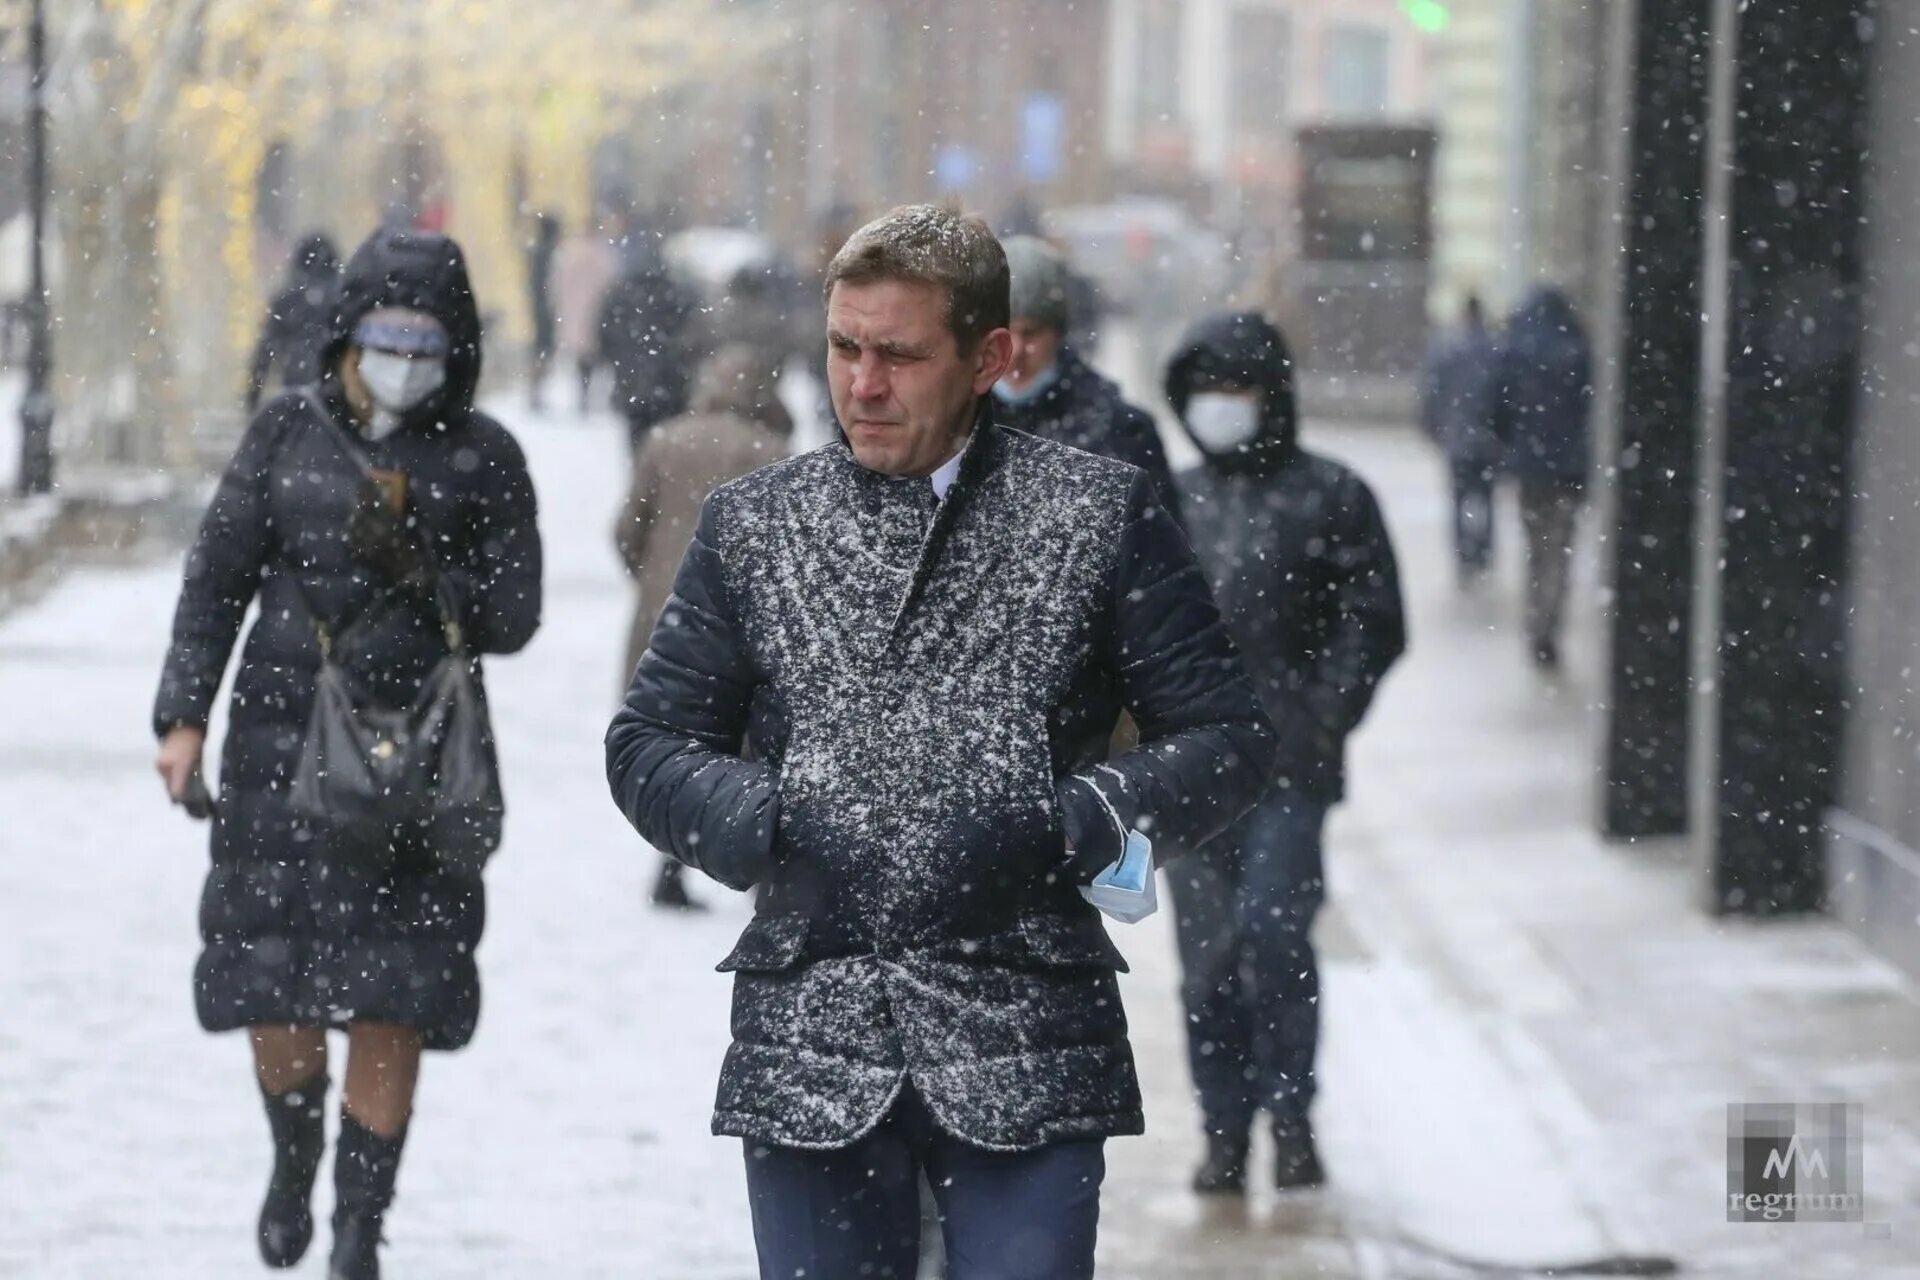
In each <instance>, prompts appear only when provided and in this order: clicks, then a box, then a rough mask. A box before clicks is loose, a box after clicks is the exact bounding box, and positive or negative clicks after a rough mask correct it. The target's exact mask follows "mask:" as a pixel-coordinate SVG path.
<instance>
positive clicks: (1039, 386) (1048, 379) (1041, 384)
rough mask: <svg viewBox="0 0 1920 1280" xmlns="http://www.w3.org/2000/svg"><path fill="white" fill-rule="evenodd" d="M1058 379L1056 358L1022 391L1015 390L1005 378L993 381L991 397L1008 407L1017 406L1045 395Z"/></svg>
mask: <svg viewBox="0 0 1920 1280" xmlns="http://www.w3.org/2000/svg"><path fill="white" fill-rule="evenodd" d="M1058 381H1060V362H1059V361H1058V360H1055V361H1054V362H1053V363H1052V364H1050V365H1048V366H1047V368H1046V371H1045V372H1044V373H1042V374H1041V375H1040V376H1039V377H1037V378H1035V379H1034V380H1033V381H1032V382H1029V383H1028V384H1027V386H1026V390H1024V391H1015V390H1014V389H1013V388H1012V387H1010V386H1008V385H1007V383H1006V380H1005V379H1002V380H1001V381H999V382H996V383H994V384H993V398H994V399H995V400H998V401H999V402H1000V403H1001V404H1004V405H1007V406H1010V407H1017V406H1019V405H1023V404H1032V403H1033V402H1034V401H1035V400H1038V399H1039V398H1040V397H1041V396H1043V395H1045V394H1046V393H1047V392H1048V391H1049V390H1051V389H1052V387H1053V384H1054V383H1056V382H1058Z"/></svg>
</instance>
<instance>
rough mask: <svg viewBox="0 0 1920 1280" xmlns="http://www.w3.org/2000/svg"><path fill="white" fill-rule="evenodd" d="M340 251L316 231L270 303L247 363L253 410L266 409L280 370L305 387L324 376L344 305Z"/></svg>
mask: <svg viewBox="0 0 1920 1280" xmlns="http://www.w3.org/2000/svg"><path fill="white" fill-rule="evenodd" d="M339 293H340V255H339V254H338V253H337V252H336V251H335V250H334V247H333V241H331V240H329V239H327V237H325V236H323V235H318V234H315V235H310V236H307V237H306V238H304V239H303V240H301V241H300V245H299V247H298V248H296V249H295V250H294V251H293V259H292V261H291V262H289V263H288V265H287V279H286V283H285V284H284V285H282V286H281V289H280V292H278V293H276V294H274V295H273V301H272V303H271V304H269V305H268V307H267V319H266V323H264V324H263V325H261V327H260V339H259V341H258V342H256V343H254V347H253V359H252V360H251V361H250V362H249V363H248V366H247V395H246V402H247V413H248V414H252V413H253V412H254V411H255V410H256V409H258V408H259V407H260V398H261V397H262V396H263V395H265V394H266V390H267V383H268V380H269V379H270V378H271V376H272V374H273V371H274V368H275V367H276V366H278V368H279V370H280V385H281V386H283V387H304V386H306V385H307V384H308V383H310V382H317V381H319V379H320V359H321V353H322V352H323V351H325V349H326V346H327V343H328V342H329V341H330V340H331V339H332V337H333V319H334V312H335V310H336V308H337V306H338V304H339Z"/></svg>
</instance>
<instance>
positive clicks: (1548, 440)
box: [1494, 289, 1593, 485]
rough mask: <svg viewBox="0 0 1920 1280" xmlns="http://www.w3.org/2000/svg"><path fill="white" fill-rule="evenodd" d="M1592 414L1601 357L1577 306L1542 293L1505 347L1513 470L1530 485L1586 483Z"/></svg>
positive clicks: (1503, 408)
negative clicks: (1595, 365)
mask: <svg viewBox="0 0 1920 1280" xmlns="http://www.w3.org/2000/svg"><path fill="white" fill-rule="evenodd" d="M1592 412H1593V352H1592V349H1591V348H1590V347H1589V346H1588V345H1587V337H1586V334H1585V333H1583V332H1582V331H1581V328H1580V321H1579V318H1578V317H1577V316H1575V315H1574V313H1573V304H1572V303H1570V302H1568V301H1567V299H1566V297H1565V295H1563V294H1561V293H1560V292H1559V291H1557V290H1554V289H1540V290H1537V291H1535V292H1534V293H1533V295H1532V296H1531V297H1529V298H1528V299H1527V300H1526V301H1525V302H1524V303H1522V304H1521V305H1520V308H1519V310H1517V311H1515V312H1514V313H1513V315H1512V317H1511V318H1510V319H1508V321H1507V333H1506V338H1505V341H1504V342H1503V343H1502V344H1501V347H1500V393H1499V402H1498V406H1497V412H1496V415H1495V419H1494V429H1495V431H1496V432H1497V434H1498V435H1499V436H1500V439H1501V441H1502V442H1503V444H1504V445H1505V449H1506V464H1507V470H1508V471H1509V472H1510V473H1511V474H1513V475H1514V476H1516V477H1518V478H1519V479H1520V481H1521V482H1522V483H1523V484H1524V483H1527V482H1530V481H1531V482H1535V483H1551V484H1559V485H1580V484H1582V483H1583V482H1584V481H1585V480H1586V477H1587V467H1588V459H1589V454H1590V449H1591V446H1590V445H1589V443H1588V438H1587V419H1588V416H1589V415H1590V414H1591V413H1592Z"/></svg>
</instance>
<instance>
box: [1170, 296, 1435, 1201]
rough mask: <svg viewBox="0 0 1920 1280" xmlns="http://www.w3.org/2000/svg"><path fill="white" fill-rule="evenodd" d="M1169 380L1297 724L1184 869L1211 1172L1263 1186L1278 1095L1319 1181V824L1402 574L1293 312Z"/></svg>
mask: <svg viewBox="0 0 1920 1280" xmlns="http://www.w3.org/2000/svg"><path fill="white" fill-rule="evenodd" d="M1166 387H1167V403H1168V404H1170V405H1172V406H1173V410H1174V412H1175V413H1176V414H1178V415H1179V417H1180V423H1181V425H1182V426H1184V427H1185V428H1186V429H1187V434H1188V435H1190V436H1192V437H1193V442H1194V444H1196V445H1198V446H1199V448H1200V454H1201V463H1200V465H1199V466H1197V467H1194V468H1193V469H1191V470H1189V471H1183V472H1181V474H1180V484H1181V493H1180V497H1181V505H1182V510H1183V511H1185V513H1186V519H1187V529H1188V531H1189V532H1190V533H1191V534H1192V535H1193V547H1194V551H1195V553H1196V554H1197V555H1198V556H1199V557H1200V563H1201V564H1203V565H1204V566H1206V570H1207V575H1208V577H1209V578H1211V579H1212V581H1213V586H1214V590H1215V592H1216V593H1217V594H1218V598H1219V601H1220V608H1221V611H1222V613H1223V614H1224V615H1225V617H1226V622H1227V626H1228V628H1229V629H1230V630H1231V631H1232V633H1233V638H1234V643H1235V644H1236V645H1238V646H1239V648H1240V652H1241V653H1242V654H1243V655H1245V658H1246V663H1247V669H1248V671H1249V672H1250V673H1251V674H1252V676H1253V680H1254V686H1255V688H1257V689H1258V690H1259V692H1260V696H1261V697H1262V698H1263V699H1265V701H1266V704H1267V708H1268V710H1269V711H1271V712H1272V713H1273V717H1274V724H1275V726H1276V727H1277V728H1278V730H1279V750H1278V751H1277V753H1276V755H1277V761H1276V765H1275V768H1274V773H1273V782H1274V786H1273V790H1271V791H1269V792H1268V793H1267V795H1266V797H1265V798H1264V799H1262V800H1261V801H1260V803H1259V804H1258V805H1256V806H1254V808H1253V809H1252V811H1251V812H1249V813H1248V814H1247V815H1246V816H1245V817H1244V818H1242V819H1241V820H1240V821H1238V822H1236V823H1235V824H1234V825H1233V827H1232V828H1231V829H1230V830H1228V831H1227V832H1226V833H1225V834H1223V835H1222V836H1221V837H1220V838H1219V839H1218V840H1215V841H1214V842H1213V843H1212V844H1211V845H1209V846H1208V847H1207V849H1206V851H1205V852H1204V854H1203V855H1202V856H1200V857H1198V858H1193V859H1190V860H1189V861H1187V862H1185V863H1183V864H1181V866H1180V867H1179V868H1178V869H1176V870H1175V871H1174V872H1173V873H1172V874H1171V876H1170V877H1169V879H1170V880H1171V881H1172V884H1173V900H1174V905H1175V906H1176V908H1177V909H1178V916H1177V919H1176V921H1175V923H1176V925H1177V928H1178V934H1179V939H1180V964H1181V968H1182V969H1183V970H1184V981H1183V983H1182V984H1181V994H1182V996H1183V997H1184V999H1185V1002H1186V1006H1187V1047H1188V1059H1189V1062H1190V1064H1191V1066H1192V1069H1193V1084H1194V1092H1195V1093H1196V1094H1197V1095H1198V1096H1199V1100H1200V1110H1201V1117H1202V1121H1203V1123H1204V1124H1205V1126H1206V1148H1207V1149H1206V1156H1205V1158H1204V1159H1203V1160H1202V1162H1201V1164H1200V1167H1199V1168H1198V1169H1197V1170H1196V1171H1195V1173H1194V1178H1193V1186H1194V1189H1195V1190H1196V1191H1202V1192H1210V1193H1211V1192H1225V1193H1232V1194H1237V1193H1239V1192H1241V1191H1243V1190H1245V1187H1246V1164H1247V1143H1248V1136H1249V1133H1250V1131H1251V1130H1252V1128H1253V1124H1254V1120H1255V1118H1256V1117H1257V1116H1258V1115H1259V1113H1260V1112H1262V1111H1264V1112H1266V1114H1267V1120H1268V1122H1269V1123H1270V1124H1271V1125H1272V1126H1273V1139H1274V1168H1273V1174H1274V1183H1275V1185H1276V1186H1278V1187H1280V1188H1281V1189H1283V1190H1284V1189H1289V1188H1297V1187H1312V1186H1317V1185H1319V1184H1320V1183H1321V1182H1322V1181H1323V1180H1324V1175H1323V1171H1322V1170H1321V1167H1320V1157H1319V1152H1318V1150H1317V1149H1316V1148H1315V1145H1314V1141H1313V1125H1312V1122H1311V1120H1310V1118H1309V1115H1308V1109H1309V1108H1310V1106H1311V1105H1312V1103H1313V1096H1314V1083H1315V1081H1314V1066H1313V1062H1314V1055H1315V1051H1316V1049H1317V1047H1318V1043H1319V1037H1320V1022H1319V1017H1320V977H1319V969H1318V966H1317V964H1316V961H1315V958H1314V953H1313V942H1312V937H1311V933H1312V929H1313V920H1314V916H1315V915H1316V914H1317V913H1318V912H1319V909H1320V905H1321V903H1322V901H1323V900H1324V899H1325V897H1326V881H1325V878H1324V875H1323V873H1322V868H1321V856H1320V855H1321V849H1320V835H1321V830H1322V828H1323V827H1324V826H1325V824H1326V818H1327V811H1328V809H1330V808H1331V807H1332V806H1333V805H1335V804H1337V803H1338V802H1339V800H1340V798H1341V796H1342V794H1343V790H1344V787H1345V782H1346V777H1345V774H1346V760H1345V757H1346V741H1347V736H1348V735H1349V734H1351V733H1352V732H1353V731H1354V730H1355V729H1357V728H1358V727H1359V725H1360V721H1361V719H1362V718H1363V717H1364V716H1365V715H1366V713H1367V708H1368V706H1369V705H1370V704H1371V703H1372V702H1373V695H1374V692H1375V690H1377V689H1378V688H1379V686H1380V681H1381V680H1382V679H1383V678H1385V676H1386V674H1387V671H1388V669H1389V668H1390V667H1392V666H1393V664H1394V662H1395V661H1396V660H1397V659H1398V658H1399V657H1400V654H1401V652H1402V651H1403V650H1404V649H1405V648H1406V625H1405V621H1404V618H1403V616H1402V613H1401V607H1400V576H1399V571H1398V570H1397V569H1396V567H1395V564H1394V556H1393V544H1392V542H1391V541H1390V540H1389V539H1388V537H1387V527H1386V522H1385V521H1384V520H1382V519H1381V516H1380V507H1379V504H1378V503H1376V502H1375V501H1374V497H1373V493H1372V491H1371V490H1370V489H1368V487H1367V485H1366V483H1365V482H1364V481H1363V480H1361V479H1360V477H1359V476H1357V475H1355V474H1354V473H1353V472H1351V471H1349V470H1347V468H1345V467H1343V466H1341V465H1340V464H1339V463H1337V462H1335V461H1334V460H1333V459H1331V458H1327V457H1323V456H1321V455H1319V454H1316V453H1311V452H1309V451H1308V450H1306V449H1304V448H1302V447H1301V445H1300V442H1299V438H1298V432H1297V423H1298V414H1297V412H1296V407H1295V403H1294V392H1293V359H1292V357H1291V356H1290V355H1289V354H1288V352H1287V344H1286V342H1285V340H1284V339H1283V338H1282V337H1281V336H1280V332H1279V330H1277V329H1275V328H1274V327H1273V326H1272V325H1271V324H1269V323H1267V321H1266V320H1265V319H1263V318H1262V317H1260V316H1258V315H1255V314H1252V313H1248V312H1243V313H1238V314H1231V315H1219V316H1211V317H1208V318H1207V319H1205V320H1202V321H1200V322H1199V323H1198V324H1196V325H1195V326H1194V327H1193V328H1192V329H1191V330H1190V331H1189V332H1188V334H1187V336H1186V338H1185V339H1184V340H1183V341H1182V342H1181V344H1180V346H1179V348H1178V349H1177V350H1176V351H1175V352H1174V356H1173V360H1172V362H1171V363H1170V364H1169V365H1168V366H1167V379H1166Z"/></svg>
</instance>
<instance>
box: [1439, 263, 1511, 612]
mask: <svg viewBox="0 0 1920 1280" xmlns="http://www.w3.org/2000/svg"><path fill="white" fill-rule="evenodd" d="M1499 364H1500V348H1499V345H1498V344H1497V343H1496V342H1495V341H1494V338H1493V335H1492V334H1491V333H1489V332H1488V331H1487V325H1486V318H1485V315H1484V313H1483V312H1482V310H1481V307H1480V299H1478V298H1468V299H1467V304H1466V306H1465V308H1464V309H1463V312H1462V315H1461V321H1460V327H1459V328H1458V329H1457V330H1455V331H1454V332H1452V333H1449V334H1447V335H1446V336H1445V337H1444V338H1442V339H1441V340H1440V341H1438V342H1436V343H1435V344H1434V346H1433V350H1432V351H1431V352H1430V353H1429V354H1428V356H1427V366H1426V370H1425V374H1424V376H1423V378H1422V380H1421V386H1420V419H1421V425H1423V426H1424V427H1426V429H1427V434H1429V435H1431V436H1432V437H1433V439H1434V442H1435V443H1436V444H1438V445H1439V446H1440V451H1441V452H1442V453H1443V454H1444V455H1445V456H1446V459H1447V472H1448V475H1449V477H1450V478H1451V479H1452V482H1453V550H1454V558H1455V561H1456V562H1457V563H1458V565H1459V568H1460V578H1461V581H1462V583H1463V584H1465V583H1471V582H1473V581H1474V580H1476V579H1478V578H1479V576H1480V575H1481V574H1483V573H1484V572H1485V571H1486V568H1487V563H1488V562H1489V561H1490V560H1491V559H1492V558H1493V482H1494V478H1495V477H1496V476H1497V475H1498V474H1499V472H1500V452H1501V449H1500V438H1499V437H1498V436H1497V435H1495V434H1494V410H1495V404H1496V401H1497V397H1498V395H1499V390H1500V384H1499Z"/></svg>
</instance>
